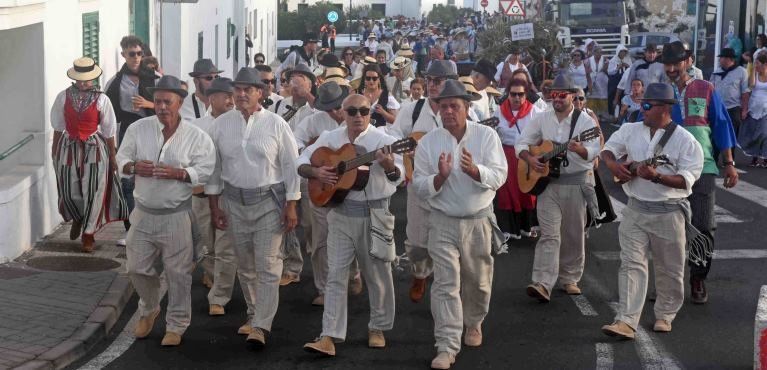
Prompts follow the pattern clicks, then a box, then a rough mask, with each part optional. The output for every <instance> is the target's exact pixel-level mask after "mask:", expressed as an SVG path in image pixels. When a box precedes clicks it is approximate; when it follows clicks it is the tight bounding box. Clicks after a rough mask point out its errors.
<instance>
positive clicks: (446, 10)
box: [426, 4, 461, 24]
mask: <svg viewBox="0 0 767 370" xmlns="http://www.w3.org/2000/svg"><path fill="white" fill-rule="evenodd" d="M460 15H461V11H460V10H459V9H458V8H456V7H455V6H452V5H442V4H437V5H435V6H434V8H432V10H431V11H430V12H429V15H428V16H426V18H427V19H428V21H429V23H434V24H436V23H437V22H442V23H443V24H453V23H455V22H456V21H457V20H458V17H459V16H460Z"/></svg>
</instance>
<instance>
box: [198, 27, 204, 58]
mask: <svg viewBox="0 0 767 370" xmlns="http://www.w3.org/2000/svg"><path fill="white" fill-rule="evenodd" d="M202 41H203V40H202V32H200V33H198V34H197V59H198V60H199V59H202Z"/></svg>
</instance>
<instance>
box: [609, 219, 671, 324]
mask: <svg viewBox="0 0 767 370" xmlns="http://www.w3.org/2000/svg"><path fill="white" fill-rule="evenodd" d="M684 228H685V222H684V215H683V214H682V211H681V210H679V211H675V212H669V213H645V212H642V211H639V210H636V209H633V208H631V207H626V208H624V209H623V221H621V224H620V226H619V227H618V233H619V239H620V244H621V267H620V270H619V271H618V293H619V295H620V306H619V308H618V314H617V315H616V317H615V319H616V320H620V321H623V322H625V323H626V324H628V325H629V326H631V327H632V328H635V329H636V327H637V326H638V325H639V316H640V315H641V314H642V307H644V302H645V297H646V295H647V281H648V273H647V268H648V267H647V264H648V259H649V254H650V252H651V253H652V256H653V267H654V269H655V291H656V293H657V298H656V300H655V307H654V311H655V318H656V319H657V320H666V321H668V322H671V321H673V320H674V317H676V313H677V312H679V309H680V308H681V307H682V303H683V302H684V261H685V242H686V239H685V231H684Z"/></svg>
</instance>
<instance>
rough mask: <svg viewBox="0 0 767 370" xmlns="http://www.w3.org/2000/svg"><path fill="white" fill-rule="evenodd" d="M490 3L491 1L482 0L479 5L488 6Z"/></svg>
mask: <svg viewBox="0 0 767 370" xmlns="http://www.w3.org/2000/svg"><path fill="white" fill-rule="evenodd" d="M488 4H489V3H488V2H487V0H482V1H480V2H479V5H482V7H483V8H487V5H488Z"/></svg>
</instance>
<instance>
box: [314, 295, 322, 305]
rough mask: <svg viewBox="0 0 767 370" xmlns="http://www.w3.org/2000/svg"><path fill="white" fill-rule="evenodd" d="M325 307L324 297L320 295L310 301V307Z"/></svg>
mask: <svg viewBox="0 0 767 370" xmlns="http://www.w3.org/2000/svg"><path fill="white" fill-rule="evenodd" d="M324 305H325V296H324V295H322V294H320V295H318V296H317V297H316V298H314V299H313V300H312V306H324Z"/></svg>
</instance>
